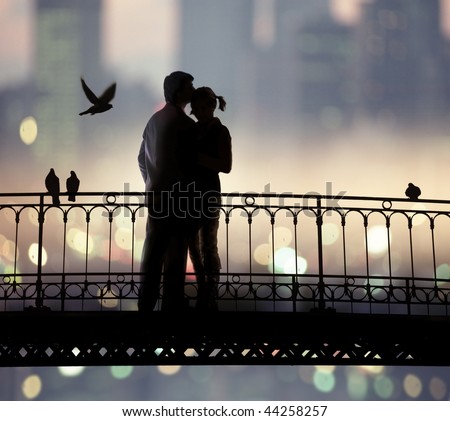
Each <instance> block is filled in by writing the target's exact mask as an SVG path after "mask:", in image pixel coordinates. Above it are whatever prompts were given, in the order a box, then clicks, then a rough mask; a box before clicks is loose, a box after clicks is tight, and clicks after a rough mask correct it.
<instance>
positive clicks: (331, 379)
mask: <svg viewBox="0 0 450 421" xmlns="http://www.w3.org/2000/svg"><path fill="white" fill-rule="evenodd" d="M313 383H314V386H315V388H316V389H317V390H319V391H320V392H323V393H330V392H331V391H333V389H334V388H335V386H336V378H335V376H334V373H333V372H329V371H322V370H316V372H315V373H314V375H313Z"/></svg>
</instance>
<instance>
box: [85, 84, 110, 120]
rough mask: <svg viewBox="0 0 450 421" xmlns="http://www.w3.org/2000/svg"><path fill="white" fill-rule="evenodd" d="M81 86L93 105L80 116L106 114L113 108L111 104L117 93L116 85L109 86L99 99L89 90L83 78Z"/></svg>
mask: <svg viewBox="0 0 450 421" xmlns="http://www.w3.org/2000/svg"><path fill="white" fill-rule="evenodd" d="M81 86H82V87H83V91H84V93H85V95H86V97H87V99H88V100H89V101H90V102H91V103H92V104H93V105H92V106H91V107H90V108H88V109H87V110H86V111H83V112H81V113H80V114H79V115H85V114H91V115H94V114H99V113H104V112H105V111H108V110H110V109H111V108H112V107H113V106H112V104H110V102H111V101H112V100H113V98H114V95H115V93H116V83H113V84H112V85H111V86H109V87H108V88H107V89H106V90H105V91H104V92H103V93H102V94H101V95H100V96H99V97H97V95H95V94H94V92H92V91H91V90H90V89H89V87H88V86H87V85H86V82H85V81H84V79H83V78H81Z"/></svg>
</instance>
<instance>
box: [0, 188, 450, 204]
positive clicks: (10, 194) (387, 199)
mask: <svg viewBox="0 0 450 421" xmlns="http://www.w3.org/2000/svg"><path fill="white" fill-rule="evenodd" d="M59 195H60V196H62V197H64V196H68V193H67V192H61V193H60V194H59ZM221 195H222V197H229V198H244V199H245V198H255V199H257V198H268V199H317V200H319V199H322V200H329V201H333V200H336V199H337V198H338V199H339V200H343V201H370V202H381V203H392V202H404V203H405V202H406V203H435V204H445V205H450V200H444V199H425V198H421V199H418V200H411V199H409V198H407V197H389V196H353V195H346V194H342V195H340V196H339V197H337V196H336V195H327V194H325V195H323V194H319V193H304V194H296V193H286V192H283V193H258V192H244V193H240V192H229V193H227V192H224V193H221ZM50 196H51V195H50V193H47V192H20V193H19V192H3V193H1V192H0V198H7V197H39V198H40V197H50ZM77 196H82V197H99V196H100V197H108V196H123V197H130V196H141V197H145V192H144V191H122V192H121V191H115V190H108V191H101V192H100V191H91V192H89V191H85V192H78V193H77Z"/></svg>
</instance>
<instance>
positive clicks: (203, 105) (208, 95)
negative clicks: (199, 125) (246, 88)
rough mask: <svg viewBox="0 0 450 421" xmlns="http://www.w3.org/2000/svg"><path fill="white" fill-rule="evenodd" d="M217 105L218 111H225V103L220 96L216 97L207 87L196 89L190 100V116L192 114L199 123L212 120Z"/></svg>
mask: <svg viewBox="0 0 450 421" xmlns="http://www.w3.org/2000/svg"><path fill="white" fill-rule="evenodd" d="M217 103H219V110H221V111H225V107H226V104H227V103H226V101H225V99H224V98H223V97H222V96H218V95H216V94H215V93H214V91H213V90H212V89H211V88H209V87H207V86H202V87H201V88H197V89H196V90H195V91H194V93H193V94H192V98H191V109H192V114H194V115H195V117H196V118H197V119H198V120H199V121H203V120H207V119H209V118H212V117H213V116H214V111H215V109H216V107H217Z"/></svg>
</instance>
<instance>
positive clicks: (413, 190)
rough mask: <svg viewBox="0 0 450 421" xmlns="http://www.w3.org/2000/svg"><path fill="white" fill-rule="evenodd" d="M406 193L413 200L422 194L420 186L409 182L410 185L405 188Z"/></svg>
mask: <svg viewBox="0 0 450 421" xmlns="http://www.w3.org/2000/svg"><path fill="white" fill-rule="evenodd" d="M405 194H406V196H407V197H409V198H410V199H411V200H417V199H418V198H419V196H420V195H421V194H422V192H421V191H420V188H419V187H417V186H415V185H414V184H413V183H408V187H407V188H406V190H405Z"/></svg>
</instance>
